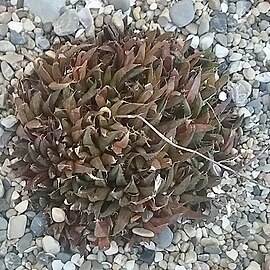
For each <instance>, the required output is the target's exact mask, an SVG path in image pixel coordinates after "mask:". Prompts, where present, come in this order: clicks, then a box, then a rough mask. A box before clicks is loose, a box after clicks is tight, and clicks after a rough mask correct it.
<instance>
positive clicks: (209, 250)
mask: <svg viewBox="0 0 270 270" xmlns="http://www.w3.org/2000/svg"><path fill="white" fill-rule="evenodd" d="M204 252H205V253H209V254H221V253H222V252H221V249H220V247H219V246H217V245H209V246H206V247H205V248H204Z"/></svg>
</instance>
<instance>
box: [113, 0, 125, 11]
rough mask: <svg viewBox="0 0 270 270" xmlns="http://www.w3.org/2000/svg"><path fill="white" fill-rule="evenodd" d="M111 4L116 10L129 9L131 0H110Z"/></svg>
mask: <svg viewBox="0 0 270 270" xmlns="http://www.w3.org/2000/svg"><path fill="white" fill-rule="evenodd" d="M109 4H110V5H113V6H114V8H115V10H117V9H121V10H122V11H127V10H128V9H129V7H130V0H109Z"/></svg>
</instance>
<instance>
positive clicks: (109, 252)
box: [104, 241, 118, 256]
mask: <svg viewBox="0 0 270 270" xmlns="http://www.w3.org/2000/svg"><path fill="white" fill-rule="evenodd" d="M117 252H118V245H117V243H116V242H115V241H111V243H110V247H109V249H107V250H105V251H104V253H105V254H106V255H107V256H110V255H114V254H116V253H117Z"/></svg>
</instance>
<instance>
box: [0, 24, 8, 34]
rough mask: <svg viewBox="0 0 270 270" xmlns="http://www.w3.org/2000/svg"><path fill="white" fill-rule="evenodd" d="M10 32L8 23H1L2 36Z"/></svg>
mask: <svg viewBox="0 0 270 270" xmlns="http://www.w3.org/2000/svg"><path fill="white" fill-rule="evenodd" d="M7 32H8V27H7V25H6V24H0V36H1V37H5V36H6V34H7Z"/></svg>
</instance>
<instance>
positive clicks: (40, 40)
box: [36, 36, 51, 50]
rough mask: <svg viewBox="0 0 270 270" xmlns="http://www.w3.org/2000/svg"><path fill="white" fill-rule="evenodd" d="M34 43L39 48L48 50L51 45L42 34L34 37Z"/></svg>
mask: <svg viewBox="0 0 270 270" xmlns="http://www.w3.org/2000/svg"><path fill="white" fill-rule="evenodd" d="M36 45H37V47H38V48H39V49H41V50H48V49H49V48H50V46H51V44H50V41H49V40H48V39H47V38H46V37H44V36H37V37H36Z"/></svg>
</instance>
